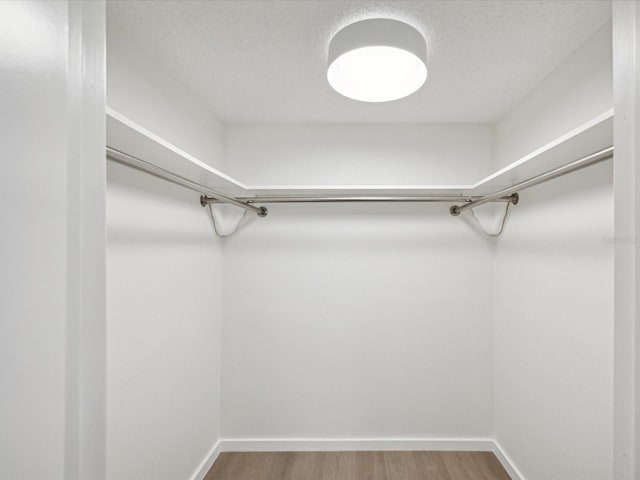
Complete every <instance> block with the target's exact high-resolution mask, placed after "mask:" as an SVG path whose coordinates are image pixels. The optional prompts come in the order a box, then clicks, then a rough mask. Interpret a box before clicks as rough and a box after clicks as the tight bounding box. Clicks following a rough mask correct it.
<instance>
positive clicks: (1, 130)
mask: <svg viewBox="0 0 640 480" xmlns="http://www.w3.org/2000/svg"><path fill="white" fill-rule="evenodd" d="M103 32H104V3H103V2H94V3H88V4H80V3H76V2H67V1H58V2H47V1H33V2H0V91H1V92H2V93H1V96H2V114H1V115H0V139H1V141H0V143H1V144H2V149H3V153H2V158H3V160H2V169H3V171H2V175H0V191H1V192H2V201H0V219H1V220H0V221H1V225H0V231H1V232H2V233H1V234H0V262H1V264H2V269H1V270H0V292H1V293H0V319H1V320H0V385H1V387H0V388H1V391H2V393H1V394H0V478H2V479H10V480H22V479H29V480H62V479H65V480H74V479H79V478H92V479H95V480H99V479H102V478H104V433H105V426H104V348H105V338H104V159H103V152H104V85H103V74H104V71H103V65H104V57H103V52H104V36H103V35H101V34H102V33H103ZM79 200H80V201H79Z"/></svg>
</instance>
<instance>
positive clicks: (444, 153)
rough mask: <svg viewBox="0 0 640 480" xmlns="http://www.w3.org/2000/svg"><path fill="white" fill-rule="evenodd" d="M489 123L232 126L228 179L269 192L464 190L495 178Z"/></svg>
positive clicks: (227, 151) (227, 134)
mask: <svg viewBox="0 0 640 480" xmlns="http://www.w3.org/2000/svg"><path fill="white" fill-rule="evenodd" d="M490 136H491V127H490V126H488V125H482V124H421V123H389V124H379V123H378V124H354V123H351V124H349V123H346V124H306V125H304V124H303V125H301V124H275V125H274V124H271V125H251V124H240V125H234V124H230V125H225V127H224V137H225V158H226V159H227V160H226V163H227V165H226V172H227V173H229V174H230V175H231V176H234V177H236V178H238V179H239V180H240V181H242V182H244V183H246V184H249V185H254V184H258V185H260V184H262V185H265V184H266V185H298V184H302V185H305V184H307V185H340V184H342V185H358V184H360V185H366V184H378V185H394V184H401V185H402V184H404V185H436V184H444V185H446V184H452V185H459V184H465V183H474V182H476V181H478V180H479V179H480V178H482V177H484V176H485V175H487V174H488V173H490V171H491V163H490V162H488V159H489V158H490V156H491V148H492V146H491V141H490Z"/></svg>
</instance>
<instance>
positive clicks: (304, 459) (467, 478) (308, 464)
mask: <svg viewBox="0 0 640 480" xmlns="http://www.w3.org/2000/svg"><path fill="white" fill-rule="evenodd" d="M205 480H511V477H509V475H508V474H507V472H506V471H505V470H504V468H502V465H500V462H498V459H497V458H496V457H495V455H494V454H493V453H491V452H277V453H272V452H259V453H258V452H255V453H221V454H220V456H219V457H218V459H217V460H216V462H215V464H214V465H213V467H211V470H209V473H208V474H207V476H206V477H205Z"/></svg>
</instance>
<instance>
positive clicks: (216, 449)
mask: <svg viewBox="0 0 640 480" xmlns="http://www.w3.org/2000/svg"><path fill="white" fill-rule="evenodd" d="M221 445H222V441H221V440H218V441H217V442H216V443H215V445H214V446H213V447H211V450H209V453H207V455H206V456H205V457H204V460H202V462H201V463H200V465H198V468H196V471H195V472H194V473H193V475H191V477H190V478H189V480H203V479H204V477H206V476H207V473H208V472H209V470H210V469H211V467H212V466H213V463H214V462H215V461H216V459H217V458H218V455H220V452H221V451H222V450H221V448H220V447H221Z"/></svg>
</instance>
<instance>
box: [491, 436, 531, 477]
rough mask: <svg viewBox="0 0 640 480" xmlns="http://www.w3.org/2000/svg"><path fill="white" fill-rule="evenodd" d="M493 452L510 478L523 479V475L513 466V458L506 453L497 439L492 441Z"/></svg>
mask: <svg viewBox="0 0 640 480" xmlns="http://www.w3.org/2000/svg"><path fill="white" fill-rule="evenodd" d="M493 453H494V455H495V456H496V458H497V459H498V461H499V462H500V463H501V464H502V466H503V467H504V469H505V470H506V471H507V473H508V474H509V476H510V477H511V480H525V478H524V475H522V473H520V470H518V468H517V467H516V466H515V464H514V463H513V460H511V458H510V457H509V455H507V453H506V452H505V451H504V450H503V448H502V447H501V446H500V444H499V443H498V442H497V441H495V440H494V441H493Z"/></svg>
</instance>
